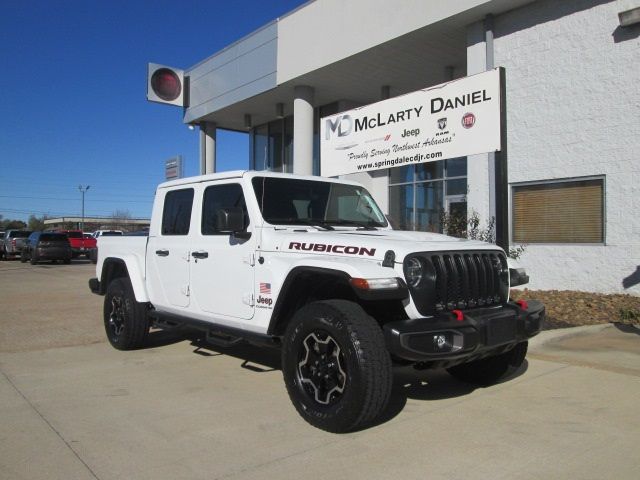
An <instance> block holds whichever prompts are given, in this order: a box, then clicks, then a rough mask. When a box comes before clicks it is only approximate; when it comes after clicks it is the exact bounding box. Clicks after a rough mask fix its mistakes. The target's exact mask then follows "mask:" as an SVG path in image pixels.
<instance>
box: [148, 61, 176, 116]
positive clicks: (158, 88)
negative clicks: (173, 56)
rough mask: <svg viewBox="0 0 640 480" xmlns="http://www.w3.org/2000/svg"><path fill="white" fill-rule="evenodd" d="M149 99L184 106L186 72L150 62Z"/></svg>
mask: <svg viewBox="0 0 640 480" xmlns="http://www.w3.org/2000/svg"><path fill="white" fill-rule="evenodd" d="M147 100H149V101H151V102H158V103H166V104H169V105H178V106H180V107H184V106H185V101H184V72H183V71H182V70H179V69H177V68H171V67H166V66H164V65H158V64H155V63H150V64H149V67H148V71H147Z"/></svg>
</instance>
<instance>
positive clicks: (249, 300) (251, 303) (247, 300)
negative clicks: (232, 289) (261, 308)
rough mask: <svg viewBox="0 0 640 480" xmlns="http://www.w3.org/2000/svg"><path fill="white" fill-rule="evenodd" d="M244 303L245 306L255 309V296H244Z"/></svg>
mask: <svg viewBox="0 0 640 480" xmlns="http://www.w3.org/2000/svg"><path fill="white" fill-rule="evenodd" d="M242 303H244V304H245V305H249V306H250V307H253V306H254V305H255V303H256V302H255V299H254V296H253V293H245V294H243V295H242Z"/></svg>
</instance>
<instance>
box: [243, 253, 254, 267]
mask: <svg viewBox="0 0 640 480" xmlns="http://www.w3.org/2000/svg"><path fill="white" fill-rule="evenodd" d="M242 260H243V261H244V263H248V264H249V265H251V266H252V267H253V266H254V265H255V264H256V254H255V253H250V254H249V255H247V256H246V257H244V258H243V259H242Z"/></svg>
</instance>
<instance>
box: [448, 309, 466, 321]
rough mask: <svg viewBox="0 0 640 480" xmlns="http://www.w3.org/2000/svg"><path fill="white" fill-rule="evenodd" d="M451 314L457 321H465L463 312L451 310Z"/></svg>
mask: <svg viewBox="0 0 640 480" xmlns="http://www.w3.org/2000/svg"><path fill="white" fill-rule="evenodd" d="M451 313H453V314H454V315H455V316H456V320H457V321H459V322H461V321H463V320H464V313H462V310H451Z"/></svg>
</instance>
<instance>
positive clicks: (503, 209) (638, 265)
mask: <svg viewBox="0 0 640 480" xmlns="http://www.w3.org/2000/svg"><path fill="white" fill-rule="evenodd" d="M488 71H495V72H500V73H501V74H502V75H503V79H502V83H501V84H500V90H501V91H500V92H498V95H497V96H500V95H502V96H501V97H500V98H501V101H500V102H499V104H500V108H501V116H500V118H499V119H498V122H497V123H496V127H495V128H496V129H497V131H498V133H499V134H500V135H501V136H500V137H499V138H500V142H499V144H498V147H497V148H496V149H494V150H489V151H486V150H485V151H475V150H474V148H473V147H471V146H470V144H469V148H468V149H467V151H465V153H464V154H462V155H458V156H448V155H443V156H441V157H435V158H429V155H426V158H425V159H424V160H423V161H417V162H413V163H408V164H400V165H397V166H391V167H388V168H379V167H376V168H371V169H364V170H362V171H359V172H357V173H348V174H345V175H344V178H348V179H352V180H357V181H359V182H361V183H363V184H364V185H365V186H366V187H367V188H368V190H369V191H370V192H371V193H372V194H373V196H374V197H375V198H376V199H377V201H378V203H379V204H380V206H381V207H382V209H383V210H384V211H385V212H386V213H387V214H388V215H389V217H390V220H391V221H392V224H394V225H395V226H397V227H398V228H403V229H415V230H424V231H435V232H442V231H443V230H444V231H445V232H446V228H447V226H446V225H443V215H442V212H448V213H449V214H450V215H451V216H453V215H464V214H466V215H467V217H469V218H471V217H472V216H475V217H477V218H479V219H480V221H481V226H482V227H485V226H487V225H488V224H490V223H491V219H495V221H496V227H497V231H496V233H497V238H498V243H499V244H501V245H505V246H506V245H508V246H511V247H514V246H518V245H524V246H525V249H524V253H523V254H522V256H521V257H520V260H519V261H520V263H521V264H522V265H523V266H524V267H526V268H527V271H528V273H529V275H530V277H531V282H530V284H529V287H530V288H533V289H559V290H583V291H595V292H605V293H631V294H634V295H639V294H640V241H639V239H640V214H638V213H637V212H638V211H640V199H639V197H640V195H639V194H640V189H639V188H638V184H639V183H640V157H639V156H638V152H639V151H640V148H639V147H640V86H639V80H640V0H617V1H615V0H561V1H559V0H533V1H532V0H456V1H448V2H441V1H427V0H397V1H393V2H389V1H382V0H348V1H344V0H315V1H310V2H307V3H305V4H304V5H302V6H301V7H299V8H298V9H296V10H294V11H292V12H289V13H288V14H287V15H285V16H283V17H281V18H279V19H277V20H275V21H273V22H271V23H269V24H267V25H265V26H263V27H262V28H260V29H259V30H257V31H255V32H253V33H252V34H250V35H248V36H246V37H244V38H241V39H238V40H237V41H236V42H235V43H233V44H231V45H229V46H228V47H226V48H225V49H223V50H222V51H220V52H217V53H215V54H214V55H212V56H211V57H209V58H207V59H204V60H202V61H201V62H200V63H198V64H197V65H195V66H193V67H191V68H187V69H185V70H184V77H185V80H187V79H188V81H185V83H184V85H185V88H184V94H185V95H184V98H185V100H184V102H185V108H184V122H185V123H186V124H190V125H194V126H198V127H199V129H200V152H201V159H200V162H201V171H202V172H203V173H204V172H213V171H215V160H216V158H215V157H216V155H215V154H216V142H217V136H216V131H217V129H223V130H233V131H240V132H246V133H248V134H249V136H250V151H249V165H250V167H251V168H252V169H256V170H271V171H278V172H292V173H297V174H306V175H311V174H312V175H321V174H322V173H323V171H324V172H327V171H328V170H327V167H326V162H327V161H328V153H327V151H328V150H327V149H326V148H325V144H324V143H323V142H324V141H325V140H327V139H328V138H329V136H330V135H338V134H341V133H340V128H342V127H343V126H344V124H342V125H341V124H340V123H339V119H341V118H344V116H345V113H344V112H349V113H348V117H353V118H355V117H357V115H358V112H362V111H364V110H361V109H364V108H377V107H380V108H385V105H392V104H393V103H384V102H393V101H394V99H395V100H397V101H400V99H402V98H405V97H408V95H411V94H412V93H413V92H418V91H423V90H427V91H428V90H429V89H431V87H434V86H440V85H441V84H447V85H455V84H456V83H457V82H463V81H472V79H467V78H465V77H473V76H477V75H478V74H482V73H483V72H488ZM478 78H479V77H478ZM439 88H441V87H438V88H436V89H432V90H433V91H436V92H437V91H438V89H439ZM481 91H482V90H477V92H481ZM474 93H475V91H473V92H472V91H470V92H469V96H468V97H466V98H467V99H469V103H471V95H472V94H474ZM485 95H486V93H485ZM460 98H462V97H460ZM474 98H475V97H474ZM477 98H478V99H480V98H482V97H481V93H478V97H477ZM487 98H489V97H488V96H487ZM478 101H480V100H478ZM469 103H467V104H466V105H465V101H462V100H461V101H460V102H458V103H453V104H452V106H451V108H450V109H449V110H448V111H438V112H436V111H434V108H433V106H432V111H431V114H430V115H424V116H423V117H422V118H421V119H420V120H419V121H418V123H415V122H414V123H412V124H411V125H410V129H411V130H409V131H407V132H405V133H407V135H415V136H416V137H418V136H420V135H423V136H424V132H426V131H428V132H437V131H438V129H440V130H443V131H444V130H445V129H448V128H449V127H448V126H447V125H449V126H454V125H455V126H457V127H458V128H459V124H460V122H461V121H462V123H463V126H464V127H465V128H468V127H470V126H473V125H474V123H473V122H474V121H475V122H476V127H473V128H479V126H480V125H482V122H483V121H484V119H485V117H483V115H482V114H477V113H476V114H475V115H471V117H472V118H471V120H470V117H469V115H470V112H471V111H472V110H471V111H470V109H469V106H470V105H469ZM376 106H377V107H376ZM424 107H425V112H426V111H427V109H428V107H429V105H424ZM441 110H442V109H441ZM465 115H467V116H466V117H465ZM326 117H327V118H328V119H330V120H331V122H333V123H331V122H330V123H327V122H328V119H327V118H326ZM361 117H362V116H361ZM396 120H397V118H396ZM414 120H417V119H414ZM437 121H439V122H440V123H439V124H437ZM323 122H324V123H323ZM420 122H424V123H420ZM465 122H466V124H465ZM362 125H363V124H361V126H362ZM407 125H409V124H407ZM346 126H347V127H350V125H346ZM328 128H329V129H328ZM345 128H346V127H345ZM408 128H409V127H408ZM416 129H417V130H419V131H421V132H423V133H416V132H415V130H416ZM410 131H413V132H414V133H413V134H411V133H410ZM343 133H344V134H345V135H346V133H348V132H346V131H345V132H343ZM379 133H381V134H382V136H381V137H380V138H382V139H385V138H386V139H387V140H389V141H390V145H392V144H394V142H399V141H400V139H399V138H388V137H392V136H391V135H385V132H383V131H380V132H379ZM429 135H431V133H429ZM434 135H435V134H434ZM433 138H435V137H433ZM352 146H353V145H346V144H345V146H344V147H343V148H345V149H347V148H351V147H352ZM341 148H342V147H341ZM353 151H354V152H366V151H368V152H369V153H371V150H367V147H366V146H364V144H362V145H359V146H358V147H357V148H355V149H354V150H353ZM374 153H375V152H374ZM323 157H324V158H323Z"/></svg>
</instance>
